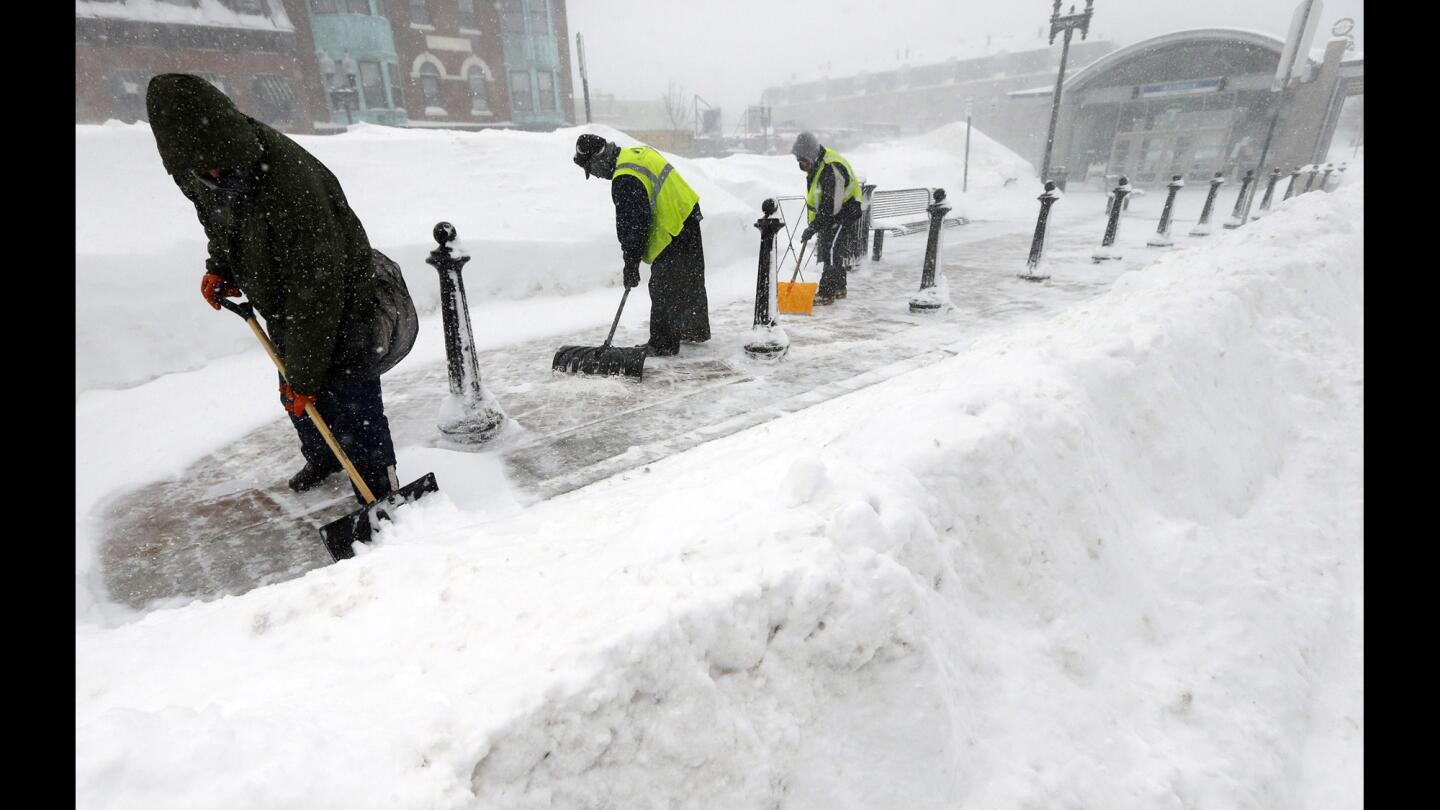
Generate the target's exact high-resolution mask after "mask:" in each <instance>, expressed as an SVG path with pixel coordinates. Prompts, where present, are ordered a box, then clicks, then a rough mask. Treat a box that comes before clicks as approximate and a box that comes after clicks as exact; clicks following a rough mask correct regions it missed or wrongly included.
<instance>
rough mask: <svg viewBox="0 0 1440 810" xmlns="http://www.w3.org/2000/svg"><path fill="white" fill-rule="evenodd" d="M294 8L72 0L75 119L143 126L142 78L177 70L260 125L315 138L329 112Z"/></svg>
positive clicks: (211, 1) (270, 2)
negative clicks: (202, 81) (216, 89)
mask: <svg viewBox="0 0 1440 810" xmlns="http://www.w3.org/2000/svg"><path fill="white" fill-rule="evenodd" d="M303 8H304V0H293V2H292V0H76V2H75V122H76V123H77V124H79V123H101V122H103V121H106V120H108V119H111V118H115V119H119V120H121V121H125V122H133V121H139V120H144V118H145V87H146V85H147V84H148V83H149V81H150V78H151V77H152V76H155V75H157V74H160V73H173V72H184V73H194V74H197V75H200V76H202V77H204V78H206V79H208V80H210V82H211V83H212V84H214V85H215V86H216V87H219V88H220V89H221V90H223V91H224V92H225V93H226V94H227V95H229V96H230V97H231V98H232V99H234V100H235V103H236V104H237V105H239V106H240V108H241V109H242V110H245V111H246V112H247V113H249V114H251V115H253V116H255V117H256V118H258V119H260V120H262V121H265V122H266V123H269V124H271V125H273V126H276V127H278V128H281V129H284V130H286V131H289V132H314V131H315V130H316V124H317V122H321V123H323V122H325V121H327V120H328V119H329V115H328V113H327V112H326V111H325V97H324V92H323V91H322V89H321V84H320V78H319V74H318V72H317V70H316V63H315V58H314V56H313V54H312V53H311V51H312V49H311V47H310V42H311V34H310V30H309V24H308V19H307V15H306V14H305V13H304V11H303ZM297 12H298V13H297Z"/></svg>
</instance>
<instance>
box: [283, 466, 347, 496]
mask: <svg viewBox="0 0 1440 810" xmlns="http://www.w3.org/2000/svg"><path fill="white" fill-rule="evenodd" d="M337 472H340V468H339V467H338V466H336V467H322V466H320V465H318V464H314V463H311V462H309V461H307V462H305V466H304V467H301V468H300V472H297V473H295V474H294V475H292V476H290V488H291V489H293V490H295V491H296V492H304V491H305V490H307V489H312V488H314V487H315V486H316V485H318V484H320V483H321V482H322V481H324V480H325V479H326V478H329V477H330V476H332V475H334V474H335V473H337Z"/></svg>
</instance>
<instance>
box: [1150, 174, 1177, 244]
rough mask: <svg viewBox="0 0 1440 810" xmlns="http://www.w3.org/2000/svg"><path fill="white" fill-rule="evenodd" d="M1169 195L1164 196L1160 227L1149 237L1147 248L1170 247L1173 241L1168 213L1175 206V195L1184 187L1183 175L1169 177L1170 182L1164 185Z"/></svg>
mask: <svg viewBox="0 0 1440 810" xmlns="http://www.w3.org/2000/svg"><path fill="white" fill-rule="evenodd" d="M1165 187H1166V188H1168V189H1170V193H1169V194H1166V195H1165V207H1164V208H1162V209H1160V226H1159V227H1157V228H1156V229H1155V235H1154V236H1152V237H1150V239H1149V241H1147V242H1146V243H1145V244H1146V246H1148V247H1170V246H1171V245H1173V244H1175V241H1174V240H1173V239H1171V238H1170V211H1171V210H1172V209H1173V208H1174V206H1175V195H1176V194H1178V193H1179V192H1180V189H1182V188H1184V187H1185V178H1184V176H1183V175H1178V174H1176V175H1171V177H1170V182H1169V183H1167V184H1165Z"/></svg>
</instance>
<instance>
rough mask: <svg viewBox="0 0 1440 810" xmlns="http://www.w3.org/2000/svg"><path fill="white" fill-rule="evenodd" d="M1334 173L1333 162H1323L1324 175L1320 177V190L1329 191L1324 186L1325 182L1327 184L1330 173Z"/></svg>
mask: <svg viewBox="0 0 1440 810" xmlns="http://www.w3.org/2000/svg"><path fill="white" fill-rule="evenodd" d="M1334 173H1335V164H1334V163H1326V164H1325V175H1324V176H1323V177H1321V178H1320V190H1321V191H1329V190H1330V189H1328V188H1326V187H1325V184H1327V183H1329V182H1330V175H1332V174H1334Z"/></svg>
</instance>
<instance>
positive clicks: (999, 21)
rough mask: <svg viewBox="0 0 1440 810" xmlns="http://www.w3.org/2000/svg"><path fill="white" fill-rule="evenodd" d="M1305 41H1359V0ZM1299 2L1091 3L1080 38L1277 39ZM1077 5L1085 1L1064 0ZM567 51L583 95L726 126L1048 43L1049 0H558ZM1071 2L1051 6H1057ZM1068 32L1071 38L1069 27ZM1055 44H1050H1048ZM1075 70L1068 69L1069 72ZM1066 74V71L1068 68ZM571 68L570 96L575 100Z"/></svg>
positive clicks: (1332, 5)
mask: <svg viewBox="0 0 1440 810" xmlns="http://www.w3.org/2000/svg"><path fill="white" fill-rule="evenodd" d="M1323 2H1324V5H1323V8H1322V10H1321V14H1320V25H1319V27H1318V28H1317V30H1316V33H1315V39H1314V41H1313V42H1312V47H1320V46H1323V45H1324V43H1325V41H1326V40H1327V39H1330V37H1331V34H1330V28H1331V26H1332V25H1334V23H1335V21H1336V20H1339V19H1340V18H1342V17H1350V18H1352V19H1354V20H1355V28H1354V30H1353V31H1352V32H1351V34H1352V36H1354V38H1355V47H1356V51H1357V52H1358V51H1360V50H1363V49H1364V45H1365V4H1364V0H1323ZM1297 3H1298V0H1096V2H1095V16H1094V18H1093V19H1092V21H1091V24H1090V36H1089V38H1090V39H1097V38H1099V39H1109V40H1111V41H1113V42H1114V43H1115V44H1116V46H1117V47H1123V46H1125V45H1128V44H1131V43H1134V42H1137V41H1139V40H1142V39H1146V38H1148V37H1152V36H1157V35H1159V34H1164V33H1168V32H1171V31H1179V30H1183V29H1187V28H1210V27H1225V28H1244V29H1249V30H1253V31H1259V32H1262V33H1268V34H1273V35H1274V36H1277V37H1282V38H1283V37H1284V36H1285V31H1286V28H1287V27H1288V26H1289V23H1290V17H1291V15H1292V14H1293V13H1294V11H1295V6H1296V5H1297ZM1074 5H1075V7H1076V10H1077V11H1079V10H1083V9H1084V2H1083V0H1081V2H1078V3H1075V4H1074ZM566 7H567V11H568V15H569V24H570V31H571V35H570V48H571V53H572V54H574V52H575V51H574V48H575V41H574V35H575V33H577V32H578V33H581V34H584V35H585V58H586V63H587V67H588V69H589V75H590V91H591V93H592V95H593V94H595V93H597V92H604V93H614V94H615V95H616V96H617V97H619V98H625V99H654V98H659V97H660V96H661V95H662V94H663V93H664V92H665V91H666V89H667V87H668V86H669V85H670V83H671V82H673V83H675V84H676V85H683V86H684V88H685V91H686V94H687V95H686V98H687V99H688V98H689V95H690V94H699V95H700V96H702V97H703V98H705V99H706V100H707V101H709V102H710V103H711V104H713V105H715V106H719V107H723V108H724V127H725V130H726V132H729V131H730V130H731V129H732V128H733V127H734V125H735V123H736V121H738V120H739V118H738V117H739V116H740V114H741V113H742V112H743V111H744V108H745V107H746V106H747V105H750V104H758V103H759V102H760V93H761V91H762V90H764V88H766V87H768V86H771V85H777V84H781V83H782V82H784V81H785V80H787V79H791V80H795V81H806V80H809V79H815V78H819V77H821V76H823V75H825V65H826V64H827V63H830V64H831V65H832V72H833V73H834V74H835V75H846V74H848V73H853V72H857V71H858V70H859V69H860V68H861V67H864V68H866V69H869V70H885V69H889V68H892V67H896V66H898V65H899V64H900V63H901V61H902V60H903V58H904V54H905V51H906V49H909V61H910V63H911V64H924V63H929V62H942V61H944V60H945V59H946V58H948V57H950V56H955V57H959V58H964V57H967V56H972V55H974V56H978V55H982V54H984V53H985V52H986V37H987V35H988V36H989V37H991V40H990V50H991V51H994V50H999V49H1000V48H1001V47H1005V48H1007V49H1008V50H1012V51H1014V50H1025V49H1029V48H1034V47H1042V46H1046V45H1047V39H1048V37H1049V20H1050V13H1051V10H1052V7H1053V6H1052V3H1051V2H1049V0H907V2H903V3H896V2H858V1H857V0H788V1H784V2H782V1H779V0H725V1H723V2H716V1H715V0H623V1H622V0H568V2H567V5H566ZM1069 8H1070V3H1068V2H1067V3H1065V4H1063V5H1062V6H1061V11H1062V12H1067V11H1068V10H1069ZM1076 39H1077V40H1078V39H1079V36H1078V34H1077V36H1076ZM1050 47H1055V48H1059V47H1060V40H1059V37H1057V38H1056V42H1055V45H1053V46H1050ZM1075 67H1080V66H1079V65H1072V66H1071V68H1070V69H1073V68H1075ZM1067 72H1068V69H1067ZM580 93H581V85H580V78H579V72H578V65H577V68H576V72H575V95H576V98H577V99H578V98H580Z"/></svg>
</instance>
